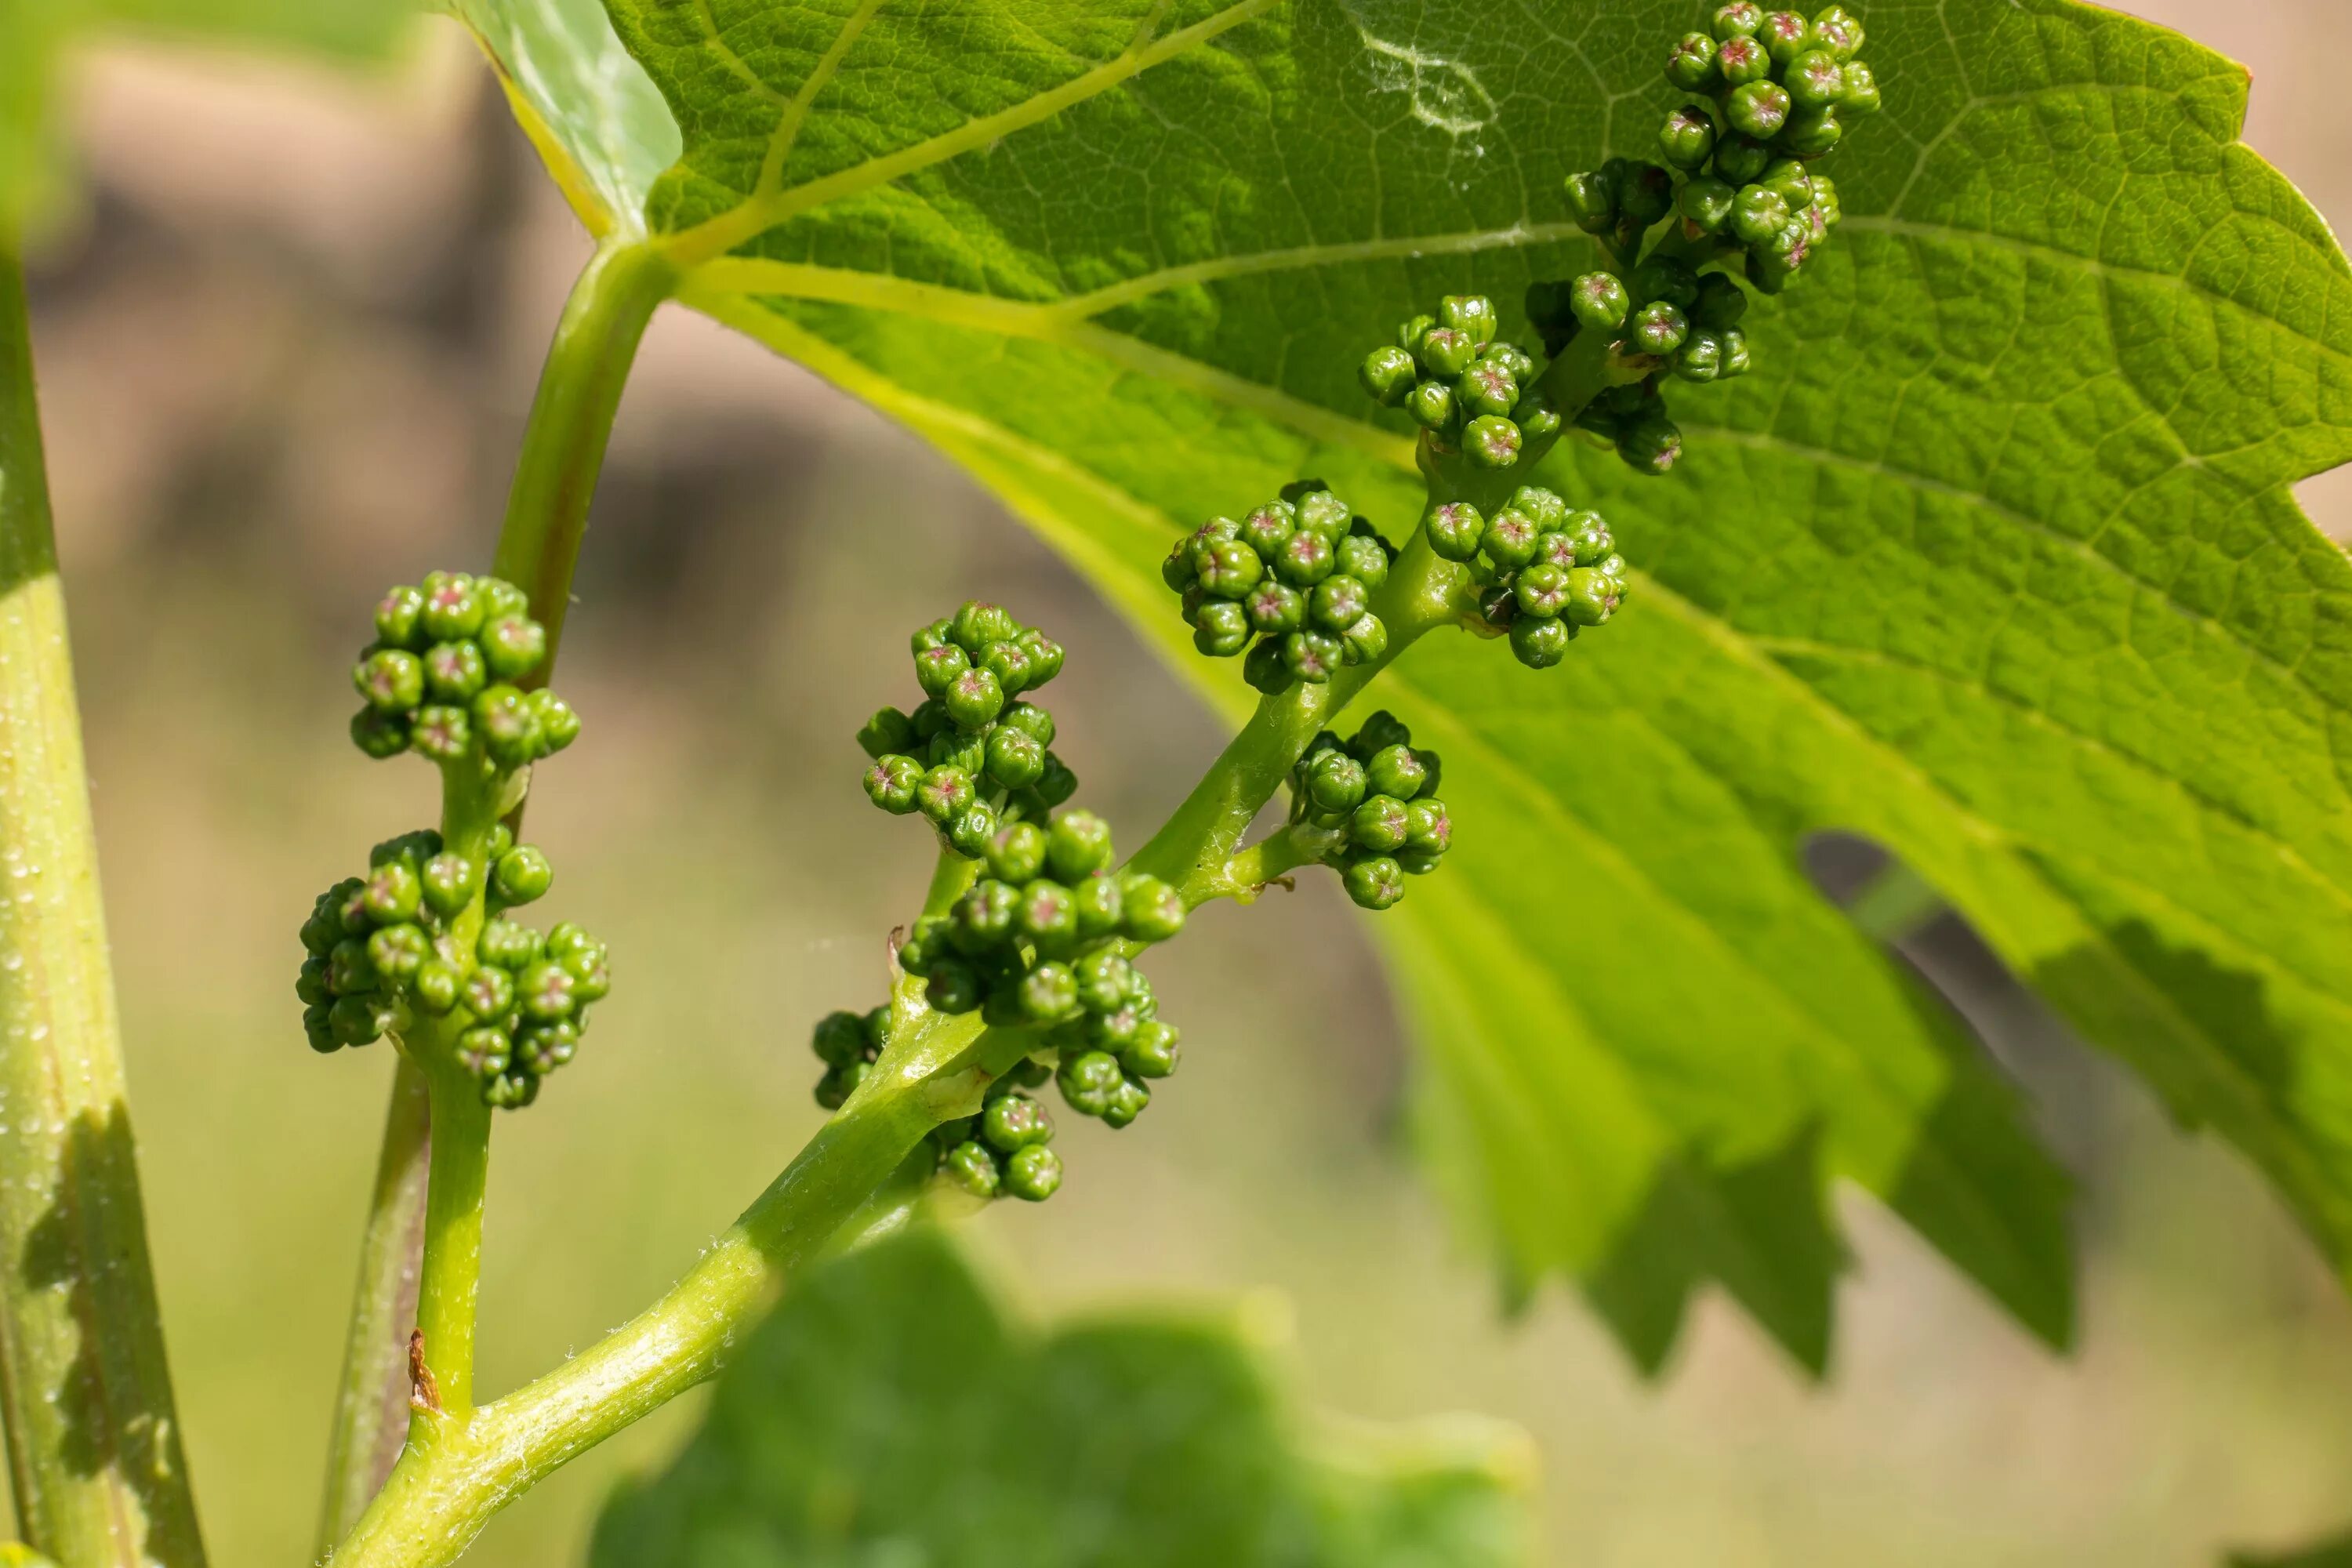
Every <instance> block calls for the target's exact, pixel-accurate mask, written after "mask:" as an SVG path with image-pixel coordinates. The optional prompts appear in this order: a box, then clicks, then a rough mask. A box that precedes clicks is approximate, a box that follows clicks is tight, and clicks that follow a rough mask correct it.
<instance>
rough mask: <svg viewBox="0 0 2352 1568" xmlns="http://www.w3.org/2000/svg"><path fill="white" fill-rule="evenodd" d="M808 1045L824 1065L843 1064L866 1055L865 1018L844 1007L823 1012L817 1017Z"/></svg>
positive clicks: (845, 1064) (838, 1065) (834, 1065)
mask: <svg viewBox="0 0 2352 1568" xmlns="http://www.w3.org/2000/svg"><path fill="white" fill-rule="evenodd" d="M809 1047H810V1048H811V1049H812V1050H814V1051H815V1052H816V1055H817V1059H818V1060H820V1061H822V1062H824V1064H825V1065H826V1066H828V1067H847V1066H848V1065H849V1064H850V1063H851V1062H856V1061H863V1060H865V1059H866V1022H865V1020H864V1019H863V1018H861V1017H859V1016H857V1015H856V1014H855V1013H851V1012H848V1011H839V1012H833V1013H827V1014H826V1015H825V1016H824V1017H822V1018H820V1019H818V1020H817V1024H816V1029H815V1031H814V1033H813V1034H811V1035H810V1037H809Z"/></svg>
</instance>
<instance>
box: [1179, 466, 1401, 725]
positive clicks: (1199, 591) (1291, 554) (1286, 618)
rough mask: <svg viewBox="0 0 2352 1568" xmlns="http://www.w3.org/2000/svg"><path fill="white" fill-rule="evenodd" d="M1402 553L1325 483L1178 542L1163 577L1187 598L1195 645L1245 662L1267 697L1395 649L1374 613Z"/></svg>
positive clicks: (1215, 522)
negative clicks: (1375, 601) (1379, 592)
mask: <svg viewBox="0 0 2352 1568" xmlns="http://www.w3.org/2000/svg"><path fill="white" fill-rule="evenodd" d="M1396 554H1397V552H1396V549H1395V547H1394V546H1393V545H1391V544H1390V543H1389V542H1388V541H1387V540H1386V539H1383V538H1382V537H1381V535H1380V533H1379V532H1378V531H1375V530H1374V529H1373V527H1372V525H1371V524H1370V522H1369V521H1366V520H1365V519H1363V518H1360V517H1355V516H1352V515H1350V513H1349V509H1348V503H1347V502H1346V501H1343V500H1340V499H1339V497H1338V496H1335V495H1333V494H1332V493H1331V492H1330V491H1329V490H1328V489H1322V488H1321V487H1320V486H1305V487H1295V488H1294V490H1293V492H1292V493H1290V494H1286V495H1284V496H1278V497H1276V498H1275V499H1274V500H1269V501H1267V502H1266V503H1265V504H1264V505H1263V506H1260V507H1258V508H1256V509H1255V510H1253V511H1251V512H1250V513H1249V514H1248V515H1247V516H1245V517H1244V518H1242V519H1241V520H1240V521H1234V519H1232V518H1229V517H1213V518H1211V519H1210V520H1209V521H1207V522H1204V523H1202V525H1201V526H1200V527H1199V528H1197V529H1195V530H1193V531H1192V532H1191V533H1188V534H1186V535H1185V536H1184V537H1183V538H1182V539H1181V540H1178V541H1177V542H1176V545H1175V548H1174V549H1172V550H1171V551H1170V552H1169V553H1168V558H1167V560H1165V561H1164V562H1162V563H1160V580H1161V581H1162V582H1164V583H1166V584H1168V586H1169V588H1170V589H1171V591H1172V592H1174V593H1176V594H1177V595H1181V603H1182V606H1183V615H1184V621H1185V624H1186V625H1187V626H1191V627H1192V646H1193V647H1195V648H1198V649H1199V650H1200V651H1201V652H1202V653H1204V654H1207V655H1208V656H1209V657H1210V658H1234V657H1236V656H1245V657H1243V658H1242V678H1243V679H1245V680H1247V681H1248V682H1249V683H1250V684H1251V685H1252V686H1254V687H1255V688H1256V689H1258V690H1260V691H1264V692H1269V693H1271V692H1276V691H1282V690H1286V689H1288V688H1290V687H1292V686H1295V685H1297V683H1299V682H1301V681H1305V682H1307V683H1308V684H1310V685H1321V684H1322V683H1323V682H1325V681H1328V680H1329V679H1331V677H1332V676H1334V675H1336V674H1338V673H1339V671H1340V670H1341V669H1343V668H1347V667H1348V666H1349V665H1355V664H1361V663H1363V662H1365V661H1366V660H1370V659H1378V658H1381V656H1382V655H1383V654H1385V653H1386V652H1387V651H1388V646H1389V629H1388V626H1387V625H1386V624H1385V623H1384V622H1382V621H1381V618H1380V616H1376V615H1374V614H1373V613H1372V608H1371V599H1372V595H1373V593H1374V591H1375V590H1377V589H1378V588H1380V587H1381V584H1384V583H1386V582H1387V581H1388V580H1389V567H1390V565H1391V563H1393V562H1394V561H1395V559H1396Z"/></svg>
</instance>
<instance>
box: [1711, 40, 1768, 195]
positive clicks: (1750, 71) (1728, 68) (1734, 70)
mask: <svg viewBox="0 0 2352 1568" xmlns="http://www.w3.org/2000/svg"><path fill="white" fill-rule="evenodd" d="M1715 74H1716V76H1717V78H1718V79H1721V81H1722V83H1723V90H1725V91H1726V92H1736V91H1738V89H1741V88H1743V87H1748V86H1749V85H1751V84H1753V83H1756V82H1759V81H1769V80H1771V79H1772V57H1771V56H1770V55H1769V54H1767V53H1766V52H1765V50H1764V46H1763V45H1761V44H1759V43H1758V42H1757V41H1756V40H1755V39H1753V38H1730V39H1727V40H1726V41H1725V42H1724V43H1723V44H1722V45H1721V46H1720V47H1717V50H1716V52H1715ZM1748 140H1751V138H1748V137H1745V136H1742V135H1739V134H1738V133H1734V134H1733V135H1730V136H1728V137H1726V138H1724V141H1725V142H1727V143H1728V142H1745V141H1748ZM1717 155H1718V156H1720V153H1718V154H1717ZM1724 178H1726V179H1727V180H1729V179H1732V176H1731V175H1730V174H1725V175H1724ZM1732 183H1733V184H1738V181H1737V180H1733V181H1732Z"/></svg>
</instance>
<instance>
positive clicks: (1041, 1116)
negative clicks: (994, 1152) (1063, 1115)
mask: <svg viewBox="0 0 2352 1568" xmlns="http://www.w3.org/2000/svg"><path fill="white" fill-rule="evenodd" d="M980 1135H981V1136H982V1138H985V1139H986V1140H988V1142H989V1146H990V1147H992V1148H994V1149H999V1150H1002V1151H1003V1152H1005V1153H1007V1154H1010V1153H1013V1152H1015V1151H1016V1150H1021V1149H1027V1148H1031V1147H1034V1146H1035V1145H1038V1144H1043V1143H1050V1142H1053V1139H1054V1119H1053V1118H1052V1117H1050V1116H1048V1115H1046V1114H1045V1107H1044V1106H1042V1105H1040V1104H1038V1103H1037V1102H1036V1101H1035V1100H1032V1099H1030V1098H1029V1097H1028V1096H1027V1095H1025V1094H1020V1093H1013V1094H1006V1095H1000V1096H998V1097H997V1098H996V1099H995V1100H991V1101H990V1102H989V1106H988V1109H987V1110H984V1111H982V1113H981V1118H980Z"/></svg>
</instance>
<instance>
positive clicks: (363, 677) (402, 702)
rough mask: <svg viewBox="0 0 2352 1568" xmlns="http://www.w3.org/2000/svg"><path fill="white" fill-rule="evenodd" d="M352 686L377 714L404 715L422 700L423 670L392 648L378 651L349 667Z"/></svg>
mask: <svg viewBox="0 0 2352 1568" xmlns="http://www.w3.org/2000/svg"><path fill="white" fill-rule="evenodd" d="M352 685H353V686H355V687H357V688H359V693H360V695H361V696H362V697H363V698H365V699H366V700H367V703H368V706H369V707H371V708H373V709H374V710H376V711H378V712H380V713H387V714H394V713H404V712H406V711H407V710H410V709H411V708H414V707H415V706H416V705H417V704H418V703H419V702H422V701H423V700H425V667H424V664H423V663H422V662H421V661H420V660H419V659H418V658H417V657H416V656H415V654H413V653H409V652H407V651H406V650H404V649H402V648H396V647H386V648H378V649H377V650H376V651H375V652H373V653H372V654H369V655H368V656H367V657H366V658H363V659H362V660H360V662H359V663H358V664H356V665H353V666H352Z"/></svg>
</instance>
